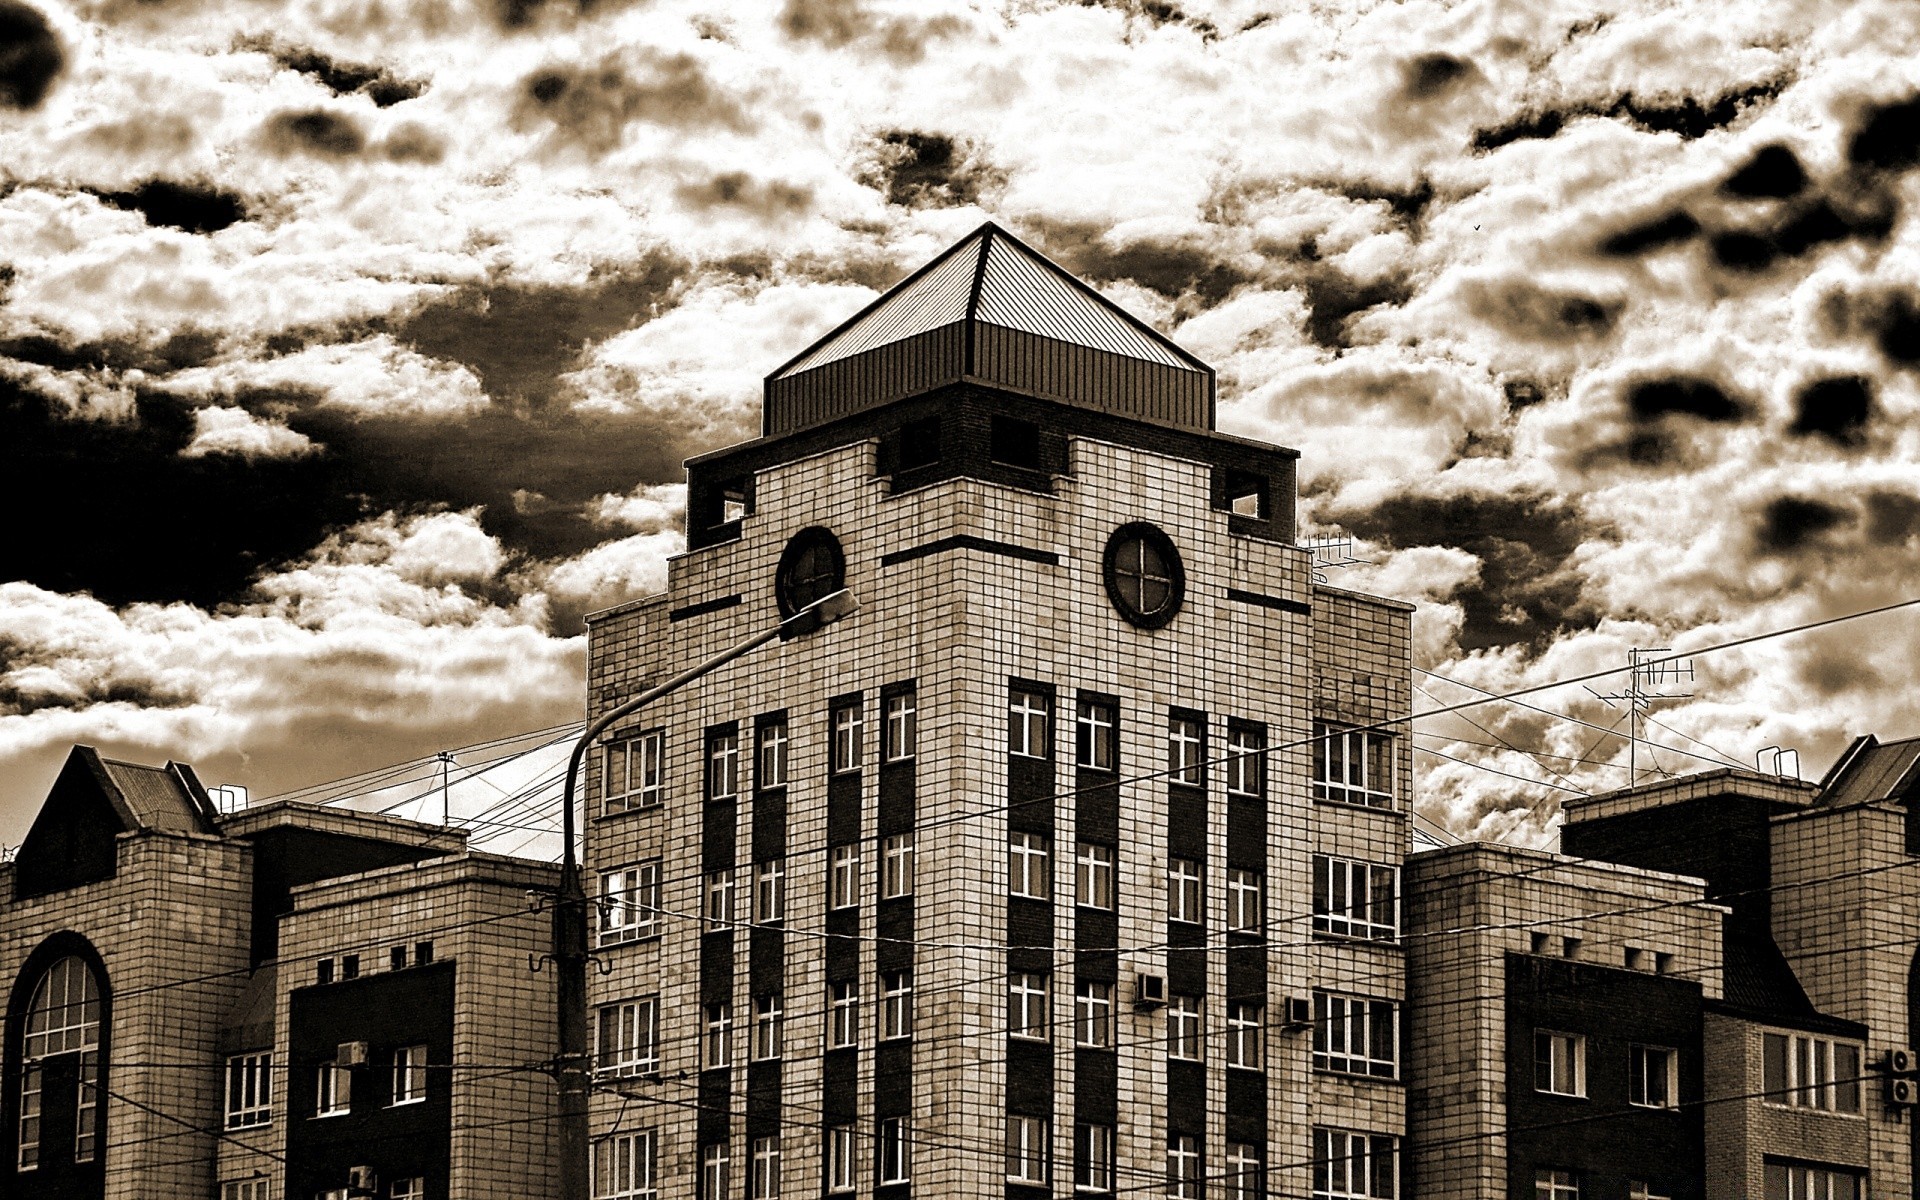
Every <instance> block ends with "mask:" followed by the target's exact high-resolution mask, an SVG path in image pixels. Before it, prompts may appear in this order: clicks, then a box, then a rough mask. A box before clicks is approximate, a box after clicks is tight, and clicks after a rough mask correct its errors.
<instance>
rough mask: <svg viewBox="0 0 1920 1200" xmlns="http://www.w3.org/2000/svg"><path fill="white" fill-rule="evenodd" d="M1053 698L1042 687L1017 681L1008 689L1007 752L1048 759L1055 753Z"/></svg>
mask: <svg viewBox="0 0 1920 1200" xmlns="http://www.w3.org/2000/svg"><path fill="white" fill-rule="evenodd" d="M1052 717H1053V697H1052V696H1049V695H1048V694H1047V693H1045V692H1043V691H1040V690H1039V689H1038V688H1031V687H1023V686H1021V685H1019V684H1015V685H1014V686H1013V687H1012V688H1010V689H1008V692H1007V753H1009V754H1014V755H1018V756H1020V757H1022V758H1046V757H1048V756H1049V755H1051V754H1052V753H1053V747H1052V746H1051V745H1049V740H1050V739H1049V738H1048V731H1049V728H1050V725H1051V721H1052Z"/></svg>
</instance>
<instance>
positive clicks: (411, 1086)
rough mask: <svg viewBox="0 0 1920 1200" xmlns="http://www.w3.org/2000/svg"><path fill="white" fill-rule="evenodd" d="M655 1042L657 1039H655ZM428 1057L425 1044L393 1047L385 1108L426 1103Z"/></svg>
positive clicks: (418, 1043) (417, 1043)
mask: <svg viewBox="0 0 1920 1200" xmlns="http://www.w3.org/2000/svg"><path fill="white" fill-rule="evenodd" d="M656 1040H657V1039H656ZM429 1059H430V1055H429V1053H428V1051H427V1045H426V1043H425V1042H415V1043H413V1044H412V1045H408V1046H395V1047H394V1048H393V1058H392V1061H391V1065H392V1069H393V1077H392V1080H391V1087H390V1089H389V1090H388V1092H387V1107H388V1108H399V1107H401V1106H402V1105H407V1104H425V1103H426V1102H427V1086H428V1085H427V1066H428V1062H429Z"/></svg>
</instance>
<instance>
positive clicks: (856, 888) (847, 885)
mask: <svg viewBox="0 0 1920 1200" xmlns="http://www.w3.org/2000/svg"><path fill="white" fill-rule="evenodd" d="M859 903H860V844H859V843H858V842H854V843H852V844H850V845H846V846H835V847H834V848H833V849H831V850H829V851H827V907H828V908H853V907H854V906H855V905H858V904H859Z"/></svg>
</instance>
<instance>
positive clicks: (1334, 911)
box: [1313, 854, 1537, 953]
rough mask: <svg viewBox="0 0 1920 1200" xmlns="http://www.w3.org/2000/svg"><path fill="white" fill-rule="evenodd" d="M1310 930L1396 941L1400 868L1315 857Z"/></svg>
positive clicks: (1335, 935) (1398, 932)
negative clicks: (1311, 927) (1311, 925)
mask: <svg viewBox="0 0 1920 1200" xmlns="http://www.w3.org/2000/svg"><path fill="white" fill-rule="evenodd" d="M1313 931H1314V932H1315V933H1325V934H1331V935H1333V936H1334V937H1351V938H1365V939H1367V940H1368V941H1375V942H1392V941H1398V940H1399V938H1400V869H1399V868H1398V867H1388V866H1381V865H1379V864H1377V863H1365V862H1356V861H1355V860H1353V859H1350V858H1331V857H1329V856H1327V855H1325V854H1316V855H1314V856H1313ZM1536 953H1537V951H1536Z"/></svg>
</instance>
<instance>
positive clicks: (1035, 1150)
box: [1007, 1113, 1053, 1187]
mask: <svg viewBox="0 0 1920 1200" xmlns="http://www.w3.org/2000/svg"><path fill="white" fill-rule="evenodd" d="M1052 1158H1053V1122H1052V1121H1049V1120H1048V1119H1047V1118H1045V1117H1032V1116H1026V1115H1024V1114H1021V1113H1008V1114H1007V1182H1008V1183H1011V1184H1016V1185H1021V1186H1026V1187H1046V1186H1048V1181H1049V1180H1050V1179H1051V1177H1052V1174H1053V1173H1052V1171H1051V1170H1050V1169H1049V1167H1050V1166H1051V1161H1052Z"/></svg>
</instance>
